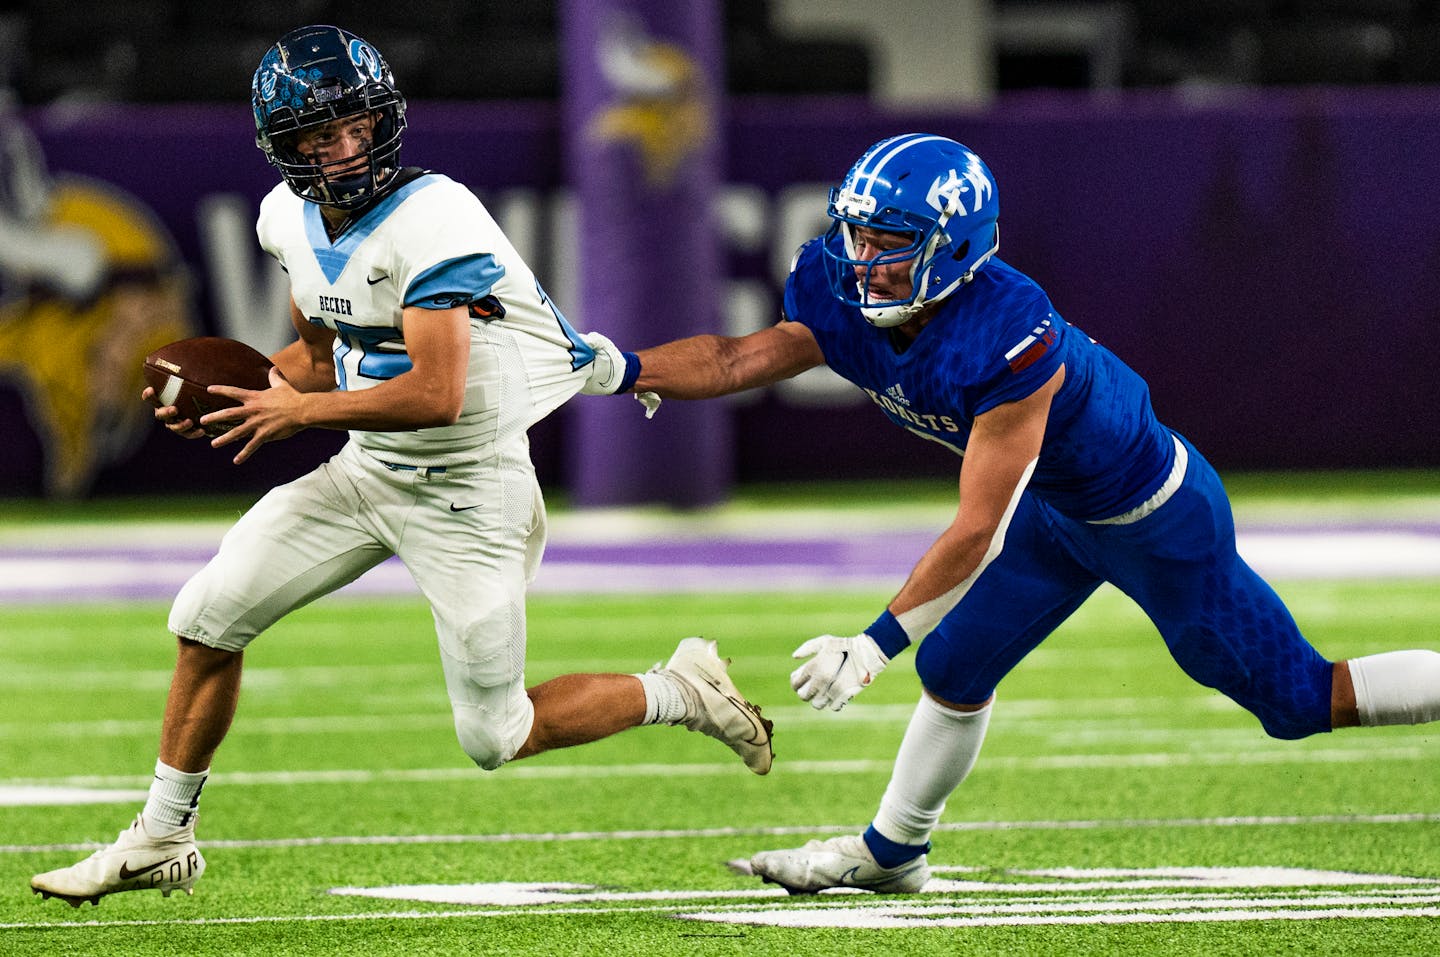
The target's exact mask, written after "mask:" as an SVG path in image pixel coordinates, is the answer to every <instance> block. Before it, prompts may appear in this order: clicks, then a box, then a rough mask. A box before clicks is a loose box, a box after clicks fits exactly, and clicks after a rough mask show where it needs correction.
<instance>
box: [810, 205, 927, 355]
mask: <svg viewBox="0 0 1440 957" xmlns="http://www.w3.org/2000/svg"><path fill="white" fill-rule="evenodd" d="M831 192H832V196H831V202H830V207H831V216H832V217H833V218H834V222H833V223H831V225H830V229H829V231H828V232H827V233H826V234H825V241H826V258H827V265H828V266H829V267H830V270H831V281H830V286H831V289H832V291H834V292H835V294H836V296H837V297H839V298H840V299H841V301H842V302H844V303H845V304H846V305H850V306H856V307H858V308H859V309H860V312H861V314H862V315H863V316H864V317H865V319H866V320H867V321H868V322H869V323H870V324H871V325H873V326H878V327H880V328H882V329H886V328H890V327H891V326H899V325H903V324H904V323H906V322H907V321H909V320H910V319H912V318H914V317H915V316H916V315H918V314H919V313H920V311H921V310H922V309H923V308H924V307H925V304H926V302H927V301H928V300H929V298H930V297H927V296H926V295H925V280H926V277H928V276H929V274H930V264H931V261H932V260H933V259H934V257H935V251H936V249H937V247H939V246H942V245H944V244H945V243H946V242H948V241H949V240H948V238H947V237H946V235H945V232H944V230H943V229H942V228H941V223H940V222H939V221H937V220H929V221H919V222H915V221H913V219H914V218H913V217H907V216H906V215H905V214H903V213H901V212H900V211H898V210H889V209H887V210H882V211H881V212H879V213H877V214H876V215H873V216H868V217H864V218H861V217H855V216H846V215H841V214H837V213H836V212H835V210H836V208H837V207H836V199H835V197H834V195H833V194H834V192H835V191H834V190H832V191H831ZM857 227H868V228H870V229H874V230H878V231H880V232H885V233H890V234H894V235H902V236H908V237H909V238H910V241H909V242H908V243H906V244H905V245H904V246H900V247H897V248H895V249H887V250H885V251H883V252H881V253H880V254H879V255H878V256H875V257H873V258H871V259H861V258H860V257H859V255H858V254H857V252H856V243H855V229H856V228H857ZM837 233H838V234H839V235H840V237H841V238H842V239H843V241H844V247H845V255H844V256H841V255H839V254H838V253H836V252H835V251H833V248H832V243H831V240H832V239H833V238H834V237H835V235H836V234H837ZM907 261H908V262H909V263H910V274H909V278H910V295H909V296H908V297H906V298H904V299H875V298H873V296H872V293H871V286H872V284H873V283H872V280H873V278H874V276H875V272H876V270H878V269H882V268H884V267H887V266H894V265H898V264H900V263H904V262H907ZM849 288H853V289H854V290H855V294H854V296H851V295H849V294H848V292H846V293H845V294H843V295H842V292H841V291H842V290H848V289H849Z"/></svg>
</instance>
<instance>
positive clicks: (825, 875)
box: [736, 834, 930, 894]
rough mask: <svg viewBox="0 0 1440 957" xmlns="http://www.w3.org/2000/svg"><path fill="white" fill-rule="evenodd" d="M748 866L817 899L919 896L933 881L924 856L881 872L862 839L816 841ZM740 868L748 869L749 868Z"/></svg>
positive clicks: (794, 891)
mask: <svg viewBox="0 0 1440 957" xmlns="http://www.w3.org/2000/svg"><path fill="white" fill-rule="evenodd" d="M744 863H746V862H744V861H739V862H736V864H740V865H743V864H744ZM748 863H749V865H750V866H749V872H750V873H751V874H754V875H755V876H756V877H763V878H764V879H765V880H766V881H767V882H769V883H771V884H779V885H780V886H781V887H783V888H785V889H786V890H787V891H789V892H790V893H792V894H814V893H817V892H819V891H823V890H826V889H827V888H831V887H856V888H859V889H861V890H867V891H874V892H875V893H877V894H914V893H916V892H917V891H919V890H920V889H921V888H922V887H924V886H925V882H926V881H928V880H929V879H930V865H929V864H927V863H925V855H924V854H921V855H920V856H919V857H916V858H913V859H911V860H908V861H906V862H905V863H904V864H900V865H898V866H896V867H881V866H880V865H879V864H877V863H875V857H874V855H872V854H871V853H870V848H869V847H868V846H866V844H865V839H864V838H863V837H861V836H860V835H859V834H846V835H844V836H843V837H832V838H830V839H829V840H826V841H810V842H809V843H807V844H806V845H805V846H804V847H794V848H789V849H788V850H783V851H761V852H760V853H758V854H756V855H755V856H754V857H752V858H750V860H749V862H748ZM736 869H737V870H741V871H742V872H743V870H744V868H743V866H742V867H737V868H736Z"/></svg>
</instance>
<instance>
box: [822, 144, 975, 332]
mask: <svg viewBox="0 0 1440 957" xmlns="http://www.w3.org/2000/svg"><path fill="white" fill-rule="evenodd" d="M826 212H827V213H828V214H829V216H830V218H831V219H832V220H834V222H833V223H832V224H831V226H830V229H829V231H828V232H827V233H826V234H825V245H824V249H825V256H826V264H827V266H828V269H827V270H826V273H827V276H828V278H829V280H830V291H831V292H832V293H834V295H835V297H836V298H838V299H839V300H840V301H841V302H844V303H846V304H847V305H851V306H856V307H859V309H860V311H861V313H862V314H863V315H864V316H865V318H866V319H867V320H869V322H870V323H871V324H872V325H875V326H880V327H882V328H885V327H890V326H898V325H900V324H902V323H904V322H905V321H907V320H908V319H910V318H912V317H913V316H915V315H916V314H917V313H919V312H920V310H921V309H923V308H924V307H925V306H926V305H927V304H929V303H932V302H939V301H940V300H942V299H944V298H945V297H946V296H948V295H950V294H951V293H952V292H954V291H955V290H956V289H958V288H960V286H962V285H963V284H965V283H967V282H969V281H970V280H971V279H972V278H973V277H974V276H975V273H976V272H977V271H978V270H979V269H980V268H981V267H982V266H984V265H985V263H987V262H989V260H990V257H991V256H993V255H995V251H996V250H997V249H998V248H999V247H1000V225H999V222H998V220H999V217H1000V197H999V194H998V193H997V191H996V188H995V177H994V176H992V175H991V174H990V170H989V168H988V167H986V165H985V164H984V163H983V162H982V161H981V159H980V157H979V156H976V155H975V154H974V153H973V152H971V151H970V150H969V149H967V148H965V147H964V146H962V145H961V144H959V143H957V142H955V141H954V140H952V139H948V138H946V137H944V136H934V135H931V134H927V133H906V134H903V135H901V136H892V137H890V138H889V139H886V140H881V141H880V142H879V143H876V144H875V145H874V146H872V147H870V149H868V150H866V151H865V154H864V155H863V156H861V157H860V159H859V160H858V161H857V162H856V163H855V165H854V166H853V167H851V169H850V172H848V173H846V174H845V179H844V180H843V181H842V182H841V183H840V185H839V186H837V187H835V188H834V189H832V190H830V203H829V206H828V207H827V209H826ZM857 226H868V227H870V228H872V229H878V230H884V231H886V232H892V233H899V234H901V235H904V236H908V237H910V242H908V243H907V244H906V245H905V246H904V247H902V248H899V249H893V250H888V251H886V252H885V253H884V254H882V255H880V256H878V257H876V258H874V259H869V260H866V259H859V258H857V257H856V255H855V234H854V229H855V227H857ZM837 234H839V235H840V236H842V237H843V238H844V244H843V253H842V251H841V250H840V249H838V248H836V247H837V244H836V243H835V242H833V240H834V238H835V236H836V235H837ZM906 261H910V263H911V266H910V280H911V294H910V298H908V299H902V300H875V299H872V298H871V297H870V281H871V279H872V278H873V276H874V270H875V268H876V267H877V266H885V265H891V264H895V263H903V262H906Z"/></svg>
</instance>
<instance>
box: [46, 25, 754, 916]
mask: <svg viewBox="0 0 1440 957" xmlns="http://www.w3.org/2000/svg"><path fill="white" fill-rule="evenodd" d="M252 101H253V102H252V105H253V108H254V112H255V124H256V133H257V135H256V142H257V145H259V147H260V148H261V149H262V150H263V151H264V153H265V155H266V157H267V159H269V161H270V162H271V163H272V164H273V165H274V166H275V167H276V168H277V169H278V170H279V171H280V174H281V179H282V182H281V183H279V184H277V185H276V187H275V189H274V190H273V191H272V192H271V193H270V194H269V195H268V196H266V197H265V199H264V200H263V201H262V203H261V205H260V218H259V221H258V224H257V231H258V234H259V238H260V244H261V246H262V247H264V249H265V250H266V251H267V252H269V253H270V254H271V255H273V256H274V257H275V258H276V259H277V260H278V261H279V262H280V264H281V265H282V266H284V267H285V270H286V272H287V273H288V275H289V278H290V287H291V303H290V313H291V315H290V319H291V322H292V323H293V325H294V327H295V331H296V334H297V338H296V339H295V341H294V342H292V343H291V344H290V345H288V346H286V347H284V348H283V349H281V350H280V351H278V352H277V353H275V355H274V356H272V357H271V358H272V361H273V362H274V363H275V366H276V368H277V371H275V372H272V373H271V387H270V388H269V389H267V390H264V391H257V392H250V391H246V390H242V389H230V388H224V387H222V388H219V389H217V391H222V392H224V394H226V395H229V396H231V397H232V398H236V399H239V400H241V401H242V405H241V406H239V407H238V408H233V409H226V410H223V411H219V412H212V413H210V414H209V415H207V416H205V417H204V418H203V419H202V422H203V423H204V424H207V425H213V424H224V425H226V426H229V427H230V431H229V432H226V433H225V434H224V435H222V436H220V437H218V438H216V439H214V440H213V441H212V444H213V445H215V446H217V447H218V446H230V447H231V448H232V449H238V452H237V453H236V456H235V461H236V462H237V463H239V462H243V461H244V460H245V459H246V458H248V457H249V456H251V455H252V454H254V453H255V451H256V450H257V449H258V448H260V447H261V446H262V445H264V444H265V443H267V442H273V441H277V440H280V439H284V438H286V437H287V436H290V435H293V434H294V433H296V432H298V431H299V430H301V429H303V428H310V427H322V428H330V429H344V430H347V431H348V432H349V433H350V441H349V442H348V443H347V444H346V445H345V447H344V448H343V449H342V450H341V451H340V452H339V453H338V454H337V455H336V456H335V457H334V458H333V459H331V460H330V461H329V462H327V463H325V464H323V465H321V466H320V467H319V468H318V469H316V470H315V471H313V472H311V473H309V474H308V475H305V476H303V477H301V478H299V479H297V480H296V481H294V482H291V483H289V484H287V485H283V486H281V487H279V488H276V489H272V490H271V491H270V492H269V493H268V494H266V495H265V496H264V497H263V498H261V499H260V501H259V502H257V503H256V504H255V506H254V507H253V508H252V509H250V511H248V512H246V514H245V515H244V516H242V517H241V519H240V520H239V521H238V522H237V523H236V524H235V526H234V527H233V528H232V529H231V530H230V531H229V532H228V533H227V534H226V535H225V538H224V541H223V542H222V543H221V545H220V550H219V552H218V553H217V554H216V555H215V557H214V558H213V559H211V561H210V563H209V564H207V565H206V566H205V568H203V569H201V570H200V571H199V572H198V573H196V575H195V576H194V577H193V578H191V579H190V581H188V582H187V583H186V584H185V586H184V588H183V589H181V591H180V594H179V595H178V596H177V597H176V599H175V603H174V605H173V607H172V609H171V613H170V630H171V631H172V632H173V633H174V634H175V636H176V637H177V639H178V640H179V658H178V661H177V664H176V668H175V675H174V678H173V680H172V682H171V686H170V697H169V700H168V702H167V705H166V709H165V718H164V723H163V726H162V729H161V741H160V756H159V760H158V761H157V763H156V769H155V779H154V783H153V784H152V786H151V788H150V795H149V800H148V801H147V802H146V804H145V807H144V809H143V810H142V811H141V813H140V814H139V815H138V816H137V817H136V819H135V821H134V823H133V824H132V825H131V826H130V827H129V828H128V829H127V830H125V831H122V832H121V833H120V836H119V837H118V838H117V840H116V841H115V843H114V844H112V845H111V846H109V847H107V848H104V849H102V850H100V851H97V852H96V853H95V854H93V855H91V856H90V857H88V858H86V859H85V860H83V861H81V862H79V863H78V864H74V865H72V866H69V867H62V868H59V869H57V870H53V871H48V872H46V873H43V874H38V875H36V876H35V877H34V878H33V879H32V880H31V882H30V884H31V888H32V889H33V890H34V891H35V892H36V893H38V894H41V895H44V896H46V897H59V898H62V899H64V900H66V901H68V902H70V903H71V904H73V905H75V906H76V907H78V906H80V903H81V902H82V901H86V900H88V901H91V902H94V903H99V900H100V898H101V897H103V896H104V895H106V894H112V893H115V892H117V891H129V890H142V889H146V888H156V889H159V890H160V891H161V892H163V893H164V894H165V895H166V896H168V895H169V894H170V893H171V892H172V891H173V890H176V889H180V890H182V891H185V892H187V893H188V892H190V891H191V889H192V888H193V886H194V884H195V881H196V880H198V879H199V877H200V875H201V874H202V873H203V871H204V868H205V859H204V857H203V856H202V855H201V853H200V851H199V849H198V847H197V846H196V844H195V819H196V813H197V811H196V808H197V807H198V804H199V801H200V791H201V788H202V787H203V786H204V783H205V780H206V775H207V774H208V771H209V767H210V760H211V757H212V756H213V755H214V753H215V751H216V749H217V748H218V747H219V745H220V743H221V741H222V740H223V738H224V737H225V734H226V732H227V730H228V729H229V726H230V722H231V719H232V718H233V717H234V714H235V707H236V701H237V698H238V695H239V691H240V673H241V669H242V657H243V653H244V649H245V648H246V646H248V645H249V643H250V642H251V641H252V640H254V639H255V638H256V637H257V636H258V635H259V634H260V633H261V632H263V631H265V629H267V628H268V627H269V626H270V625H272V624H274V623H275V622H276V621H278V620H279V619H280V618H282V617H283V616H285V615H286V614H288V613H289V612H290V611H292V610H294V609H295V608H298V607H300V606H302V605H304V604H306V603H307V602H309V601H311V600H313V599H315V598H317V597H319V596H321V595H324V594H327V593H329V592H331V591H334V590H335V589H337V588H340V587H341V586H343V585H345V584H348V583H349V582H351V581H353V580H355V579H356V578H358V577H359V576H360V575H361V574H362V573H364V572H365V571H367V570H369V569H370V568H372V567H374V566H375V565H378V564H380V562H382V561H384V560H385V559H387V558H389V557H390V556H391V555H397V556H399V558H400V560H401V561H402V562H404V564H405V566H406V568H407V570H408V571H409V572H410V574H411V576H412V577H413V578H414V579H415V582H416V584H417V585H418V586H419V588H420V590H421V591H422V592H423V593H424V594H425V597H426V598H427V600H428V601H429V602H430V606H431V609H432V610H433V612H434V619H435V628H436V634H437V637H438V639H439V645H440V661H441V666H442V668H443V671H444V675H445V687H446V690H447V691H448V692H449V695H450V703H451V711H452V713H453V717H454V723H455V733H456V736H457V738H458V739H459V742H460V745H461V747H462V748H463V749H464V750H465V752H466V754H467V755H469V757H470V758H471V759H472V760H473V761H474V762H475V763H476V764H477V765H479V766H481V767H483V768H485V769H487V770H490V769H494V768H498V767H500V766H501V765H503V764H505V763H506V762H508V761H511V760H514V759H516V758H523V757H528V756H530V755H534V754H539V753H541V752H543V751H546V750H549V749H551V748H559V747H568V746H571V745H576V744H582V743H585V742H588V741H594V740H597V739H599V738H603V737H606V736H608V735H611V734H615V733H616V732H619V731H622V730H624V729H626V728H630V727H634V726H636V725H640V724H683V725H684V726H685V727H686V728H688V729H689V730H692V731H700V732H702V733H705V734H707V735H709V736H711V737H714V738H716V739H717V740H719V741H721V742H722V743H724V744H726V745H727V746H728V747H730V749H731V750H733V751H734V752H735V753H736V754H738V755H740V757H741V758H742V759H743V760H744V761H745V764H746V766H747V767H749V768H750V770H752V771H754V772H755V773H757V774H764V773H766V772H767V771H769V770H770V762H771V760H772V757H773V755H772V751H771V746H770V723H769V721H767V720H765V719H763V718H762V717H761V716H760V713H759V709H757V708H756V707H755V706H754V705H752V704H750V703H749V702H747V701H746V700H745V699H744V697H743V696H742V695H741V694H740V692H739V691H738V689H736V687H735V685H734V683H733V682H732V681H731V680H730V678H729V676H728V674H727V672H726V662H725V661H723V660H722V659H720V658H719V657H718V656H717V654H716V650H715V643H714V642H713V641H706V640H703V639H700V638H686V639H684V640H683V641H681V642H680V645H679V647H678V648H677V649H676V651H675V652H674V654H673V655H671V657H670V659H669V661H668V662H667V664H666V665H665V666H664V667H663V668H662V667H659V666H657V667H656V668H654V669H652V670H651V671H648V672H644V673H642V674H633V675H631V674H581V675H562V676H560V677H558V678H552V679H551V680H549V681H546V682H544V683H542V684H539V685H537V686H535V687H530V688H527V687H526V686H525V590H526V586H527V585H528V584H529V582H530V581H531V580H532V579H533V577H534V574H535V571H536V569H537V568H538V565H539V562H540V556H541V553H542V552H543V550H544V545H545V528H546V523H545V506H544V502H543V500H542V499H541V497H540V488H539V485H538V484H537V483H536V480H535V470H534V466H533V465H532V464H531V461H530V455H529V440H528V438H527V435H526V430H527V429H528V428H529V427H530V426H531V425H533V424H534V423H535V422H537V421H539V420H540V419H541V418H543V417H544V416H546V415H547V414H549V413H550V412H551V411H553V410H554V409H555V408H556V407H558V406H559V405H560V404H561V403H563V402H565V401H566V400H568V399H569V398H570V397H571V396H573V395H574V394H575V393H577V392H581V391H586V392H595V391H599V392H614V391H616V389H617V388H618V387H619V386H620V385H622V384H623V382H621V381H619V380H615V379H614V378H613V377H615V376H617V375H621V374H623V373H624V371H625V369H624V366H623V365H619V366H617V365H615V364H614V363H613V362H611V361H610V359H609V357H608V356H602V357H600V360H599V361H597V355H596V352H595V349H594V348H593V347H592V346H591V345H590V343H589V341H588V340H587V338H586V337H582V336H580V335H579V334H578V333H576V332H575V330H574V329H572V328H571V327H570V325H569V323H567V322H566V321H565V319H564V317H563V316H562V315H561V314H560V312H559V311H558V310H557V309H556V308H555V306H554V304H553V303H552V302H551V301H550V299H549V298H548V297H547V296H546V295H545V293H544V291H543V290H542V289H541V288H540V285H539V283H538V282H536V279H535V276H534V274H533V273H532V272H531V271H530V269H529V267H528V266H527V265H526V264H525V262H524V261H523V260H522V259H521V258H520V256H519V254H518V253H517V252H516V251H515V248H514V247H513V246H512V245H511V244H510V242H509V240H507V239H506V238H505V236H504V234H503V233H502V232H501V231H500V229H499V227H498V226H497V225H496V224H495V221H494V220H493V219H491V217H490V215H489V213H488V212H486V210H485V207H484V206H483V205H481V203H480V200H479V199H477V198H476V197H475V195H474V194H473V193H471V192H470V190H468V189H467V188H466V187H465V186H463V185H461V184H460V183H457V182H455V181H454V180H452V179H450V178H449V177H446V176H443V175H441V174H438V173H433V172H430V171H428V170H424V169H420V168H417V167H403V166H401V165H400V163H399V159H398V156H399V151H400V142H401V136H402V134H403V132H404V130H405V99H404V97H402V96H401V95H400V91H399V90H398V89H397V88H396V86H395V82H394V77H393V76H392V75H391V72H390V68H389V67H388V66H387V65H386V63H385V61H384V59H383V58H382V57H381V56H380V54H379V52H378V51H376V49H375V48H374V47H373V46H371V45H370V44H368V43H366V42H365V41H364V40H362V39H361V38H360V37H357V36H355V35H354V34H352V33H349V32H347V31H345V30H341V29H339V28H338V27H333V26H311V27H302V28H300V29H298V30H294V31H292V32H290V33H288V34H286V35H285V36H284V37H282V38H281V39H280V41H279V42H278V43H276V44H275V46H274V47H272V48H271V49H270V51H269V52H267V53H266V54H265V56H264V58H263V59H262V60H261V63H260V67H259V69H258V70H256V72H255V77H254V83H253V94H252ZM152 396H153V393H149V392H147V397H152ZM156 418H158V419H159V420H160V421H161V422H163V423H165V425H166V427H167V428H169V429H170V430H171V431H173V432H175V433H176V434H178V435H181V436H184V437H187V438H201V437H203V436H204V435H205V432H204V431H203V430H202V429H200V428H199V427H198V426H199V425H200V423H195V422H191V421H189V420H188V419H181V418H180V417H179V415H178V413H177V410H176V409H175V408H174V407H173V406H166V407H163V408H160V409H158V410H157V411H156Z"/></svg>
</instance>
